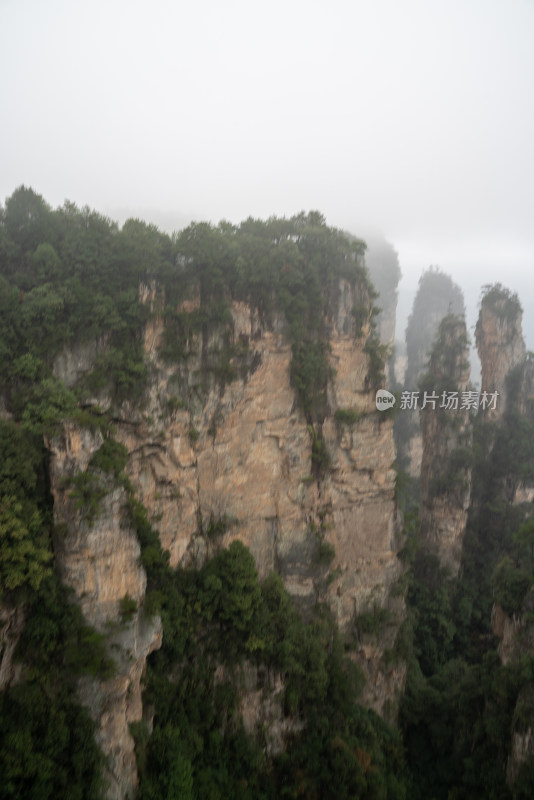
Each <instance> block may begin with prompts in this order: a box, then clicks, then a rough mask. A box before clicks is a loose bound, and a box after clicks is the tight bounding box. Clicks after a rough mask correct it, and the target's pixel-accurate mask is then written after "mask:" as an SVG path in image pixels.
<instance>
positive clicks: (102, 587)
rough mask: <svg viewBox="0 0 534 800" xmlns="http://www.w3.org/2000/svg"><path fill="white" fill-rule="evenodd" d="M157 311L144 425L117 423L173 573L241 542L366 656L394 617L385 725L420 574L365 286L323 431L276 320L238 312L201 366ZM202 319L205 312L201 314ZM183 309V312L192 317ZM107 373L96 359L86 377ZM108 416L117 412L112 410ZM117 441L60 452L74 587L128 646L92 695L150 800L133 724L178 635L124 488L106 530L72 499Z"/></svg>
mask: <svg viewBox="0 0 534 800" xmlns="http://www.w3.org/2000/svg"><path fill="white" fill-rule="evenodd" d="M140 298H141V300H142V302H143V303H144V304H145V305H146V306H147V307H148V308H149V310H150V312H151V313H150V319H149V322H148V324H147V325H146V326H145V329H144V347H145V361H146V363H147V365H148V367H149V370H150V379H149V382H148V387H147V390H146V393H145V397H144V403H143V407H142V408H140V407H139V406H135V405H133V404H132V403H129V402H124V403H123V404H122V405H121V407H120V409H118V410H117V411H116V412H115V415H114V418H113V424H114V428H115V434H114V435H115V438H116V440H117V441H118V442H119V443H120V444H122V445H123V446H124V447H125V449H126V451H127V454H128V457H127V464H126V473H127V476H128V478H129V480H130V482H131V485H132V486H133V489H134V490H135V493H136V496H137V497H138V498H139V500H140V501H141V502H142V503H143V505H144V506H145V508H146V509H147V510H148V512H149V516H150V518H151V520H152V521H153V522H154V524H155V526H156V527H157V529H158V531H159V534H160V539H161V543H162V546H163V548H164V549H166V550H168V552H169V554H170V564H171V565H172V566H179V565H180V566H188V565H200V564H202V563H203V561H204V560H205V559H206V558H207V557H208V556H209V555H210V554H211V553H213V552H214V551H215V550H216V549H217V548H218V547H221V546H227V545H229V544H230V543H231V541H232V540H234V539H239V540H241V541H242V542H243V543H244V544H245V545H247V546H248V547H249V548H250V550H251V553H252V554H253V556H254V559H255V562H256V565H257V568H258V571H259V574H260V576H266V575H267V574H268V573H269V572H270V571H271V570H273V569H274V570H277V571H278V572H279V573H280V575H281V576H282V578H283V580H284V583H285V586H286V588H287V589H288V591H289V592H290V594H291V595H292V596H293V598H294V599H295V602H296V603H297V605H298V606H299V607H300V609H301V611H302V613H304V614H307V613H309V612H310V610H311V609H312V607H313V606H314V604H315V603H316V602H317V601H318V600H319V601H323V602H327V603H328V604H329V605H330V607H331V609H332V611H333V613H334V615H335V618H336V620H337V622H338V624H339V626H340V628H341V630H342V631H343V632H344V634H345V635H346V636H347V638H349V639H353V638H354V636H355V635H356V632H357V628H356V626H355V621H356V619H357V617H358V616H359V615H361V614H365V613H369V612H371V611H372V610H376V609H387V610H388V612H389V613H390V616H389V619H390V622H389V624H388V628H387V631H386V632H385V633H384V635H383V636H382V637H381V638H378V639H375V640H374V641H373V643H369V642H366V641H363V640H362V641H361V642H360V647H359V652H358V653H357V658H358V661H359V663H360V664H361V665H362V667H363V669H364V671H365V673H366V676H367V686H366V689H365V695H364V700H365V702H366V703H367V704H368V705H370V706H371V707H373V708H374V709H375V710H377V711H379V712H382V713H384V711H385V708H386V706H388V704H389V705H391V703H392V702H393V705H394V701H395V700H396V698H397V697H398V695H399V694H400V692H401V690H402V686H403V682H404V678H405V667H404V665H403V664H393V665H390V666H388V667H386V666H384V659H383V655H384V651H385V649H386V648H391V647H392V646H393V644H394V641H395V636H396V632H397V630H398V626H399V624H400V622H401V621H402V619H403V616H404V602H403V599H402V597H393V593H392V587H393V586H394V584H395V583H396V581H397V580H398V578H399V577H400V575H401V571H402V567H401V564H400V561H399V559H398V550H399V547H400V542H399V524H398V518H397V509H396V503H395V493H394V488H395V472H394V470H393V463H394V461H395V446H394V440H393V423H392V420H391V419H390V418H388V417H387V416H383V415H381V413H380V412H377V410H376V408H375V404H374V388H373V386H372V381H371V369H370V355H369V352H368V350H367V351H366V342H367V341H368V338H369V335H370V312H369V316H368V318H367V319H366V320H364V324H363V325H361V324H357V322H356V319H355V316H354V314H353V309H354V308H361V307H362V306H363V305H367V306H368V307H369V309H370V306H371V303H370V297H369V294H368V289H367V286H366V284H365V282H362V283H361V284H356V285H354V284H351V283H349V282H348V281H345V280H343V279H341V280H340V283H339V292H338V302H337V304H336V307H335V309H333V311H332V314H331V316H330V317H329V318H328V320H327V327H328V330H329V340H328V343H327V350H328V352H329V365H330V368H331V377H330V379H329V381H328V390H327V392H326V395H325V398H326V399H325V409H324V414H323V416H322V417H321V419H320V420H319V421H318V422H316V423H314V426H313V427H312V426H311V425H310V424H309V422H308V421H307V419H306V418H305V416H304V414H303V412H302V410H301V408H300V407H299V406H298V404H297V402H296V396H295V391H294V388H293V386H292V383H291V363H292V361H291V359H292V346H291V343H290V341H289V339H288V336H287V324H286V322H285V320H284V319H283V318H282V317H281V316H280V315H278V314H277V313H276V312H273V313H271V314H270V316H269V317H268V318H266V317H262V316H261V315H260V314H259V312H258V310H257V309H255V308H253V307H251V306H249V305H247V304H246V303H243V302H237V301H234V302H233V303H232V305H231V320H228V321H226V322H225V323H224V326H225V327H224V330H223V331H222V333H221V331H220V330H219V331H214V332H211V333H209V334H208V335H203V336H202V337H200V336H199V337H198V338H194V337H192V338H191V341H188V342H187V348H188V349H187V357H186V358H182V359H174V360H173V359H169V358H168V357H167V358H165V357H164V354H163V350H164V348H163V347H162V345H163V343H164V339H165V336H166V330H165V325H164V313H163V309H164V307H165V297H164V295H163V290H162V289H161V288H160V287H158V286H157V285H156V284H150V285H146V286H142V287H141V289H140ZM186 302H187V303H188V304H189V306H191V307H194V305H195V299H194V298H193V299H192V300H188V301H186ZM183 305H184V304H183V302H182V306H180V307H179V311H184V310H185V311H187V310H190V309H185V308H183ZM221 336H223V338H224V342H223V339H222V338H221ZM166 344H167V345H168V344H169V342H168V340H167V342H166ZM171 344H172V343H171ZM223 344H225V346H226V347H227V348H229V351H230V352H231V353H232V357H231V359H230V361H229V363H228V364H226V367H225V370H226V371H225V373H224V374H223V375H221V370H220V369H219V367H218V362H217V354H218V353H220V352H221V349H222V347H223ZM88 352H89V350H88ZM67 362H68V359H67V361H66V362H65V363H67ZM69 363H70V362H69ZM90 367H91V364H90V360H88V361H87V363H86V364H82V363H81V362H80V357H79V354H78V355H77V358H76V365H75V369H76V372H77V373H79V374H83V373H84V372H86V371H88V370H89V369H90ZM57 368H59V369H60V368H61V365H58V367H57ZM70 372H72V369H70V367H69V373H70ZM374 379H376V376H375V378H374ZM100 401H101V405H105V406H106V407H109V401H108V399H107V398H105V397H103V398H100ZM88 402H90V403H92V402H93V400H90V401H88ZM94 402H96V400H95V401H94ZM336 411H337V412H342V413H338V414H336ZM318 437H320V441H321V443H322V444H321V446H322V447H324V448H325V452H326V454H327V455H326V456H325V460H324V462H322V463H321V464H320V465H318V463H317V460H314V459H313V458H312V450H313V447H314V443H316V441H317V438H318ZM102 441H103V438H102V434H101V433H100V432H99V431H98V430H97V431H91V430H86V429H83V428H81V427H80V426H79V425H77V424H74V423H65V425H64V427H63V431H62V434H61V435H59V436H56V437H55V438H54V439H53V440H52V441H51V442H50V443H49V446H50V450H51V453H52V460H51V462H52V463H51V483H52V490H53V494H54V514H55V523H56V529H57V531H58V535H57V537H56V543H55V549H56V553H57V562H58V565H59V568H60V571H61V574H62V577H63V580H64V581H65V582H66V583H67V584H69V585H70V586H72V587H73V588H74V590H75V592H76V594H77V597H78V599H79V602H80V604H81V607H82V609H83V611H84V614H85V615H86V617H87V619H88V620H89V621H90V622H92V623H93V624H95V625H96V626H97V627H98V628H99V629H100V630H108V632H109V631H110V630H111V628H114V629H115V630H114V631H113V632H112V633H110V642H111V644H112V646H113V649H114V651H115V656H116V660H117V662H118V674H117V676H116V677H115V678H114V679H112V680H111V681H107V682H106V683H104V684H100V685H99V684H96V683H95V682H92V681H86V682H84V683H83V684H82V686H81V690H80V691H81V697H82V699H83V701H84V702H85V703H87V704H88V706H89V707H90V708H91V710H92V713H93V715H94V717H95V718H96V719H97V720H98V722H99V731H100V733H99V738H100V742H101V744H102V747H103V750H104V752H105V754H106V755H107V757H108V777H109V778H110V791H109V797H112V798H122V797H127V796H130V795H131V794H132V793H133V792H134V791H135V786H136V781H137V776H136V771H135V759H134V753H133V741H132V738H131V736H130V734H129V731H128V724H129V723H130V722H132V721H135V720H138V719H140V718H141V714H142V708H141V695H140V688H139V682H140V678H141V674H142V671H143V667H144V664H145V661H146V657H147V654H148V653H149V652H151V650H152V649H154V648H156V647H158V645H159V642H160V636H161V631H160V627H159V624H158V621H154V622H147V621H146V620H144V618H143V615H142V604H143V598H144V593H145V588H146V577H145V573H144V570H143V568H142V567H141V566H140V564H139V555H140V550H139V544H138V542H137V538H136V535H135V532H134V530H133V529H132V528H131V527H130V525H129V522H128V517H127V515H126V514H125V501H126V497H125V492H124V489H123V488H121V486H119V485H114V484H113V481H111V482H109V481H108V483H105V487H106V491H105V493H104V496H103V498H102V500H101V502H100V504H99V509H98V513H97V514H95V515H94V518H90V517H89V516H87V514H85V515H84V511H83V509H80V508H78V507H77V505H76V501H75V498H74V497H73V496H72V479H73V478H74V477H75V476H76V475H80V474H82V473H84V472H86V471H87V469H88V467H89V465H90V462H91V459H92V457H93V456H94V454H95V453H96V452H97V450H98V449H99V448H100V446H101V445H102ZM110 480H111V479H110ZM69 481H70V483H69ZM125 597H128V598H129V599H130V600H133V601H135V603H136V604H137V608H138V610H137V611H136V612H135V614H134V616H133V619H132V620H131V621H130V622H128V623H127V624H125V623H124V622H121V599H123V598H125ZM139 609H140V610H139ZM275 716H276V715H275Z"/></svg>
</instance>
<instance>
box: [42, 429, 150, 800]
mask: <svg viewBox="0 0 534 800" xmlns="http://www.w3.org/2000/svg"><path fill="white" fill-rule="evenodd" d="M102 443H103V436H102V433H101V432H100V431H99V430H98V429H96V430H93V431H91V430H88V429H84V428H81V427H80V426H79V425H78V424H75V423H68V422H65V423H64V425H63V430H62V433H61V435H57V436H55V437H53V438H52V439H51V440H50V441H49V448H50V452H51V461H50V479H51V488H52V492H53V495H54V522H55V531H56V535H55V542H54V549H55V553H56V563H57V565H58V569H59V573H60V575H61V578H62V580H63V581H64V583H65V584H67V585H68V586H70V587H72V588H73V589H74V592H75V596H76V598H77V599H78V601H79V603H80V605H81V608H82V611H83V613H84V616H85V618H86V620H87V621H88V622H90V623H91V624H92V625H93V626H94V627H95V628H96V629H97V630H100V631H101V632H102V633H105V634H106V637H107V640H108V649H109V652H110V653H111V654H112V656H113V659H114V661H115V665H116V674H115V675H114V676H113V677H112V678H110V679H109V680H106V681H103V682H102V681H98V680H96V679H93V678H89V677H84V678H83V679H82V680H81V684H80V689H79V696H80V700H81V702H82V703H83V704H84V705H86V706H87V708H88V709H89V711H90V713H91V715H92V717H93V718H94V719H95V721H96V722H97V725H98V734H97V741H98V743H99V744H100V746H101V748H102V751H103V753H104V755H105V757H106V771H105V776H104V777H105V780H106V781H107V783H108V791H107V797H109V798H113V800H115V798H117V800H118V799H119V798H123V797H129V796H133V792H134V790H135V787H136V785H137V765H136V760H135V753H134V741H133V738H132V736H131V735H130V731H129V725H130V723H132V722H137V721H139V720H141V718H142V701H141V677H142V674H143V670H144V669H145V665H146V658H147V656H148V655H149V654H150V653H151V652H152V651H153V650H154V648H157V647H159V646H160V644H161V622H160V620H159V619H158V618H157V617H156V618H146V617H145V615H144V613H143V600H144V596H145V589H146V576H145V572H144V569H143V567H142V566H141V565H140V563H139V557H140V547H139V542H138V540H137V536H136V533H135V531H134V530H133V529H132V528H131V526H129V525H128V520H127V517H126V514H125V505H126V497H125V491H124V489H123V488H122V487H120V486H118V487H117V486H114V485H113V481H112V479H111V476H109V475H108V476H104V475H103V476H102V496H101V497H100V498H99V504H98V509H95V510H94V512H93V513H89V512H88V510H87V508H85V507H84V506H82V505H81V504H80V503H79V502H77V500H76V499H75V498H74V497H73V496H72V491H73V483H72V479H73V478H75V476H79V475H88V474H89V473H88V465H89V464H90V461H91V458H92V457H93V456H94V455H95V453H96V452H97V451H98V450H99V448H100V447H101V446H102ZM110 484H111V485H110ZM125 601H126V603H125ZM126 606H128V608H126Z"/></svg>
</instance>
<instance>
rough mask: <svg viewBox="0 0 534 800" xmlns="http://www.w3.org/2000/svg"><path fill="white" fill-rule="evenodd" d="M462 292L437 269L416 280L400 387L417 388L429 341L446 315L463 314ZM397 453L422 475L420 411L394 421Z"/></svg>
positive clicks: (410, 469) (411, 470)
mask: <svg viewBox="0 0 534 800" xmlns="http://www.w3.org/2000/svg"><path fill="white" fill-rule="evenodd" d="M464 313H465V310H464V301H463V294H462V291H461V289H460V288H459V286H457V285H456V284H455V283H453V282H452V280H451V278H450V277H449V276H448V275H446V274H445V273H443V272H441V270H439V269H435V268H433V267H431V268H430V269H428V270H426V271H425V272H424V273H423V275H422V276H421V278H420V279H419V288H418V290H417V294H416V296H415V299H414V304H413V308H412V312H411V314H410V317H409V319H408V325H407V327H406V368H405V371H404V376H403V389H406V390H408V391H417V390H418V388H419V382H420V380H421V378H422V377H423V375H424V373H425V370H426V368H427V365H428V359H429V356H430V350H431V347H432V343H433V342H434V339H435V337H436V335H437V332H438V329H439V326H440V323H441V321H442V319H443V318H444V317H445V316H446V315H447V314H457V315H459V316H462V315H464ZM397 444H398V448H399V456H400V458H401V459H402V460H403V461H404V462H405V464H406V469H407V470H408V472H409V474H410V475H411V477H412V478H414V479H416V480H418V479H419V477H420V474H421V459H422V457H423V445H422V438H421V428H420V424H419V414H418V412H417V411H416V410H411V411H410V410H406V411H405V412H404V413H403V414H402V415H401V416H400V417H399V419H398V422H397Z"/></svg>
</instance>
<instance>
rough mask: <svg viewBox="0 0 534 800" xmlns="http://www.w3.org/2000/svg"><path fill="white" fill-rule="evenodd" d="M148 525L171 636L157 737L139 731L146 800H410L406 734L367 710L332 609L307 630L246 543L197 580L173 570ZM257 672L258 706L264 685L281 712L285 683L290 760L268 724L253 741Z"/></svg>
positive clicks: (160, 659) (152, 695)
mask: <svg viewBox="0 0 534 800" xmlns="http://www.w3.org/2000/svg"><path fill="white" fill-rule="evenodd" d="M144 525H145V542H146V544H145V551H146V549H148V548H152V555H151V557H150V560H149V566H148V573H149V581H150V583H151V586H152V589H153V591H156V592H157V595H158V602H159V603H160V608H161V613H162V618H163V623H164V636H163V646H162V648H161V650H159V651H158V652H157V653H154V654H153V656H152V657H151V659H150V662H149V670H148V676H147V681H146V683H147V688H146V690H145V695H144V700H145V702H146V703H147V704H148V705H151V706H153V707H154V709H155V718H154V731H153V734H152V735H151V736H150V738H149V737H148V733H147V730H146V729H145V728H144V726H143V725H138V726H135V727H134V728H133V732H134V734H135V736H136V741H137V754H138V764H139V765H140V769H141V776H142V780H141V797H142V798H161V797H174V796H179V797H182V796H183V797H195V798H214V799H215V798H226V797H240V798H278V797H298V796H305V797H309V798H328V797H346V798H349V797H355V796H357V797H361V798H366V797H369V798H371V797H372V798H381V797H383V798H386V797H388V798H403V797H405V791H404V780H403V757H402V746H401V742H400V739H399V736H398V734H396V733H395V732H393V731H392V730H391V729H390V728H389V727H388V726H387V725H386V724H385V723H384V722H382V720H381V719H380V718H379V717H377V716H376V715H375V714H373V713H372V712H370V711H367V710H365V709H363V708H362V707H361V706H359V705H358V702H357V701H358V696H359V693H360V691H361V687H362V681H363V678H362V675H361V673H360V671H359V669H358V668H357V667H356V666H355V665H354V663H353V662H352V660H351V659H350V658H349V657H348V656H347V655H345V653H344V647H343V644H342V641H341V639H340V637H339V633H338V632H337V630H336V627H335V625H334V624H333V623H332V621H331V619H330V615H329V613H328V612H327V610H326V609H324V608H318V609H317V612H316V614H315V616H314V619H313V620H312V621H311V622H310V623H308V624H306V623H304V622H303V620H302V618H301V617H300V615H299V614H297V612H296V611H295V609H294V606H293V604H292V601H291V599H290V598H289V596H288V594H287V593H286V591H285V589H284V588H283V585H282V581H281V579H280V577H279V576H278V575H277V574H275V573H271V575H269V577H268V578H267V579H266V580H265V581H264V582H263V583H261V584H260V583H259V581H258V576H257V573H256V568H255V565H254V561H253V559H252V556H251V555H250V553H249V551H248V550H247V549H246V548H245V547H244V546H243V545H242V544H240V543H239V542H234V543H233V544H232V545H231V546H230V548H229V549H228V550H223V551H220V552H219V553H218V554H217V555H216V556H215V557H214V558H213V559H212V560H211V561H209V562H208V563H207V564H206V565H205V566H204V567H203V568H202V569H200V570H178V571H172V570H170V569H169V568H168V567H167V566H166V562H165V557H164V556H163V554H161V552H160V555H159V557H158V555H157V550H158V546H157V537H156V535H155V534H153V535H152V540H151V543H149V541H150V540H149V531H148V530H146V527H147V522H146V520H145V522H144ZM146 563H147V562H146ZM251 673H252V680H253V684H252V686H249V687H248V691H249V693H250V694H251V695H252V697H251V702H253V697H254V695H255V694H256V693H257V687H258V682H259V685H260V686H263V688H264V699H265V700H266V701H267V703H272V702H273V701H272V693H273V691H274V683H275V681H276V676H279V677H280V678H281V679H282V680H283V684H282V689H281V691H280V694H279V696H278V700H275V701H274V702H275V704H276V703H278V714H279V717H280V719H283V718H284V717H287V718H288V719H289V720H290V722H292V723H293V733H292V734H291V735H290V736H289V739H288V742H287V748H286V750H285V752H284V753H281V754H277V753H275V754H270V755H269V746H268V743H269V730H268V726H267V719H266V720H265V725H266V728H265V729H264V730H262V729H259V730H257V731H255V732H254V734H253V736H250V735H247V734H246V732H245V729H244V727H243V722H242V719H241V715H240V713H239V702H240V698H241V700H242V698H243V692H244V691H245V697H246V688H247V687H246V675H247V674H248V675H250V674H251ZM259 694H260V695H261V691H260V692H259ZM260 720H261V715H260ZM176 786H179V787H180V791H181V792H182V793H183V794H179V793H178V790H177V789H176V788H175V787H176Z"/></svg>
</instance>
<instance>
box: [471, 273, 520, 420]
mask: <svg viewBox="0 0 534 800" xmlns="http://www.w3.org/2000/svg"><path fill="white" fill-rule="evenodd" d="M522 318H523V313H522V310H521V306H520V304H519V300H518V299H517V296H515V295H513V294H511V293H510V292H509V291H508V290H506V289H504V288H503V287H502V286H500V285H497V286H493V287H491V288H490V289H489V291H487V292H486V293H485V295H484V296H483V298H482V302H481V304H480V314H479V317H478V322H477V326H476V329H475V337H476V344H477V349H478V355H479V358H480V363H481V370H482V389H481V390H482V392H488V393H492V392H498V394H499V396H498V402H497V404H496V406H495V408H494V409H493V408H492V409H488V410H487V411H486V414H485V416H486V418H487V419H488V420H498V419H500V417H502V415H503V414H504V412H505V410H506V397H507V386H506V378H507V376H508V374H509V373H510V372H511V371H512V370H513V368H514V367H516V366H518V365H519V364H521V363H523V362H524V360H525V355H526V351H525V342H524V340H523V332H522V327H521V324H522Z"/></svg>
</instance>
